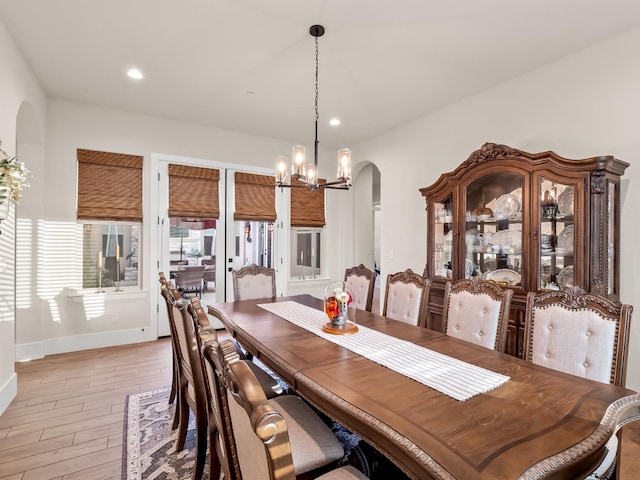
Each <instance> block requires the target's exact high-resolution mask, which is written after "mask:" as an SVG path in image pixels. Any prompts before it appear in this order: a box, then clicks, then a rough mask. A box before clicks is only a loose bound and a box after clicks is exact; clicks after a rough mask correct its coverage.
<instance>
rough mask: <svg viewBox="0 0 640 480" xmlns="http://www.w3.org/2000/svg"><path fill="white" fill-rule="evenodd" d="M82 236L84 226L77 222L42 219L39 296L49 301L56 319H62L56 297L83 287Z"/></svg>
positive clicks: (38, 254) (75, 291)
mask: <svg viewBox="0 0 640 480" xmlns="http://www.w3.org/2000/svg"><path fill="white" fill-rule="evenodd" d="M81 239H82V226H81V225H78V224H76V223H74V222H50V221H45V220H40V221H38V234H37V245H38V252H37V254H36V261H37V270H38V274H37V278H38V286H37V289H38V296H39V297H40V298H42V299H44V300H48V301H49V305H50V308H51V314H52V319H53V321H55V322H60V321H61V319H60V315H59V313H58V308H57V305H54V303H55V301H57V300H58V299H59V300H63V299H64V300H65V301H66V299H67V298H68V297H69V295H72V294H77V293H78V291H79V290H80V289H81V288H82V248H81V245H82V241H81Z"/></svg>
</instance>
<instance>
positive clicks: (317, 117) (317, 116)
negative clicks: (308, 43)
mask: <svg viewBox="0 0 640 480" xmlns="http://www.w3.org/2000/svg"><path fill="white" fill-rule="evenodd" d="M315 105H316V122H317V121H318V119H319V118H320V116H319V115H318V37H316V104H315Z"/></svg>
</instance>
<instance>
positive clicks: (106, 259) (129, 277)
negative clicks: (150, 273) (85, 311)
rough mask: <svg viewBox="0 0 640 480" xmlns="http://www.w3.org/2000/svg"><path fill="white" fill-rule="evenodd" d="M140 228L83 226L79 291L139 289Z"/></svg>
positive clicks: (119, 225)
mask: <svg viewBox="0 0 640 480" xmlns="http://www.w3.org/2000/svg"><path fill="white" fill-rule="evenodd" d="M139 239H140V225H139V224H136V223H129V224H127V223H124V222H115V223H84V224H83V228H82V251H83V252H84V253H83V263H82V288H100V287H102V288H112V287H114V288H115V287H120V288H122V287H138V286H139V282H138V278H139V275H138V272H139V267H138V265H139V261H138V254H139V252H140V248H139Z"/></svg>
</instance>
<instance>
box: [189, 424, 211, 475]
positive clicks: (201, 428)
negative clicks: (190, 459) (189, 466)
mask: <svg viewBox="0 0 640 480" xmlns="http://www.w3.org/2000/svg"><path fill="white" fill-rule="evenodd" d="M208 430H209V426H208V424H207V419H206V416H205V418H197V419H196V466H195V468H194V469H193V480H200V479H201V478H202V474H203V473H204V464H205V461H206V459H207V437H208Z"/></svg>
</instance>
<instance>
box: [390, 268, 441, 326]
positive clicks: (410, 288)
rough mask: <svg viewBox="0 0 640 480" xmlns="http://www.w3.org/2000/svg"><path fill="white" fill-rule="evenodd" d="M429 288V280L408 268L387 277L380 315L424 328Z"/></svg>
mask: <svg viewBox="0 0 640 480" xmlns="http://www.w3.org/2000/svg"><path fill="white" fill-rule="evenodd" d="M430 288H431V280H429V279H428V278H424V277H423V276H422V275H420V274H418V273H415V272H413V270H411V269H410V268H408V269H407V270H405V271H404V272H398V273H393V274H390V275H388V276H387V286H386V288H385V292H384V307H383V310H382V315H384V316H385V317H388V318H392V319H394V320H399V321H401V322H405V323H410V324H412V325H419V326H421V327H426V325H427V302H428V300H429V290H430Z"/></svg>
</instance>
